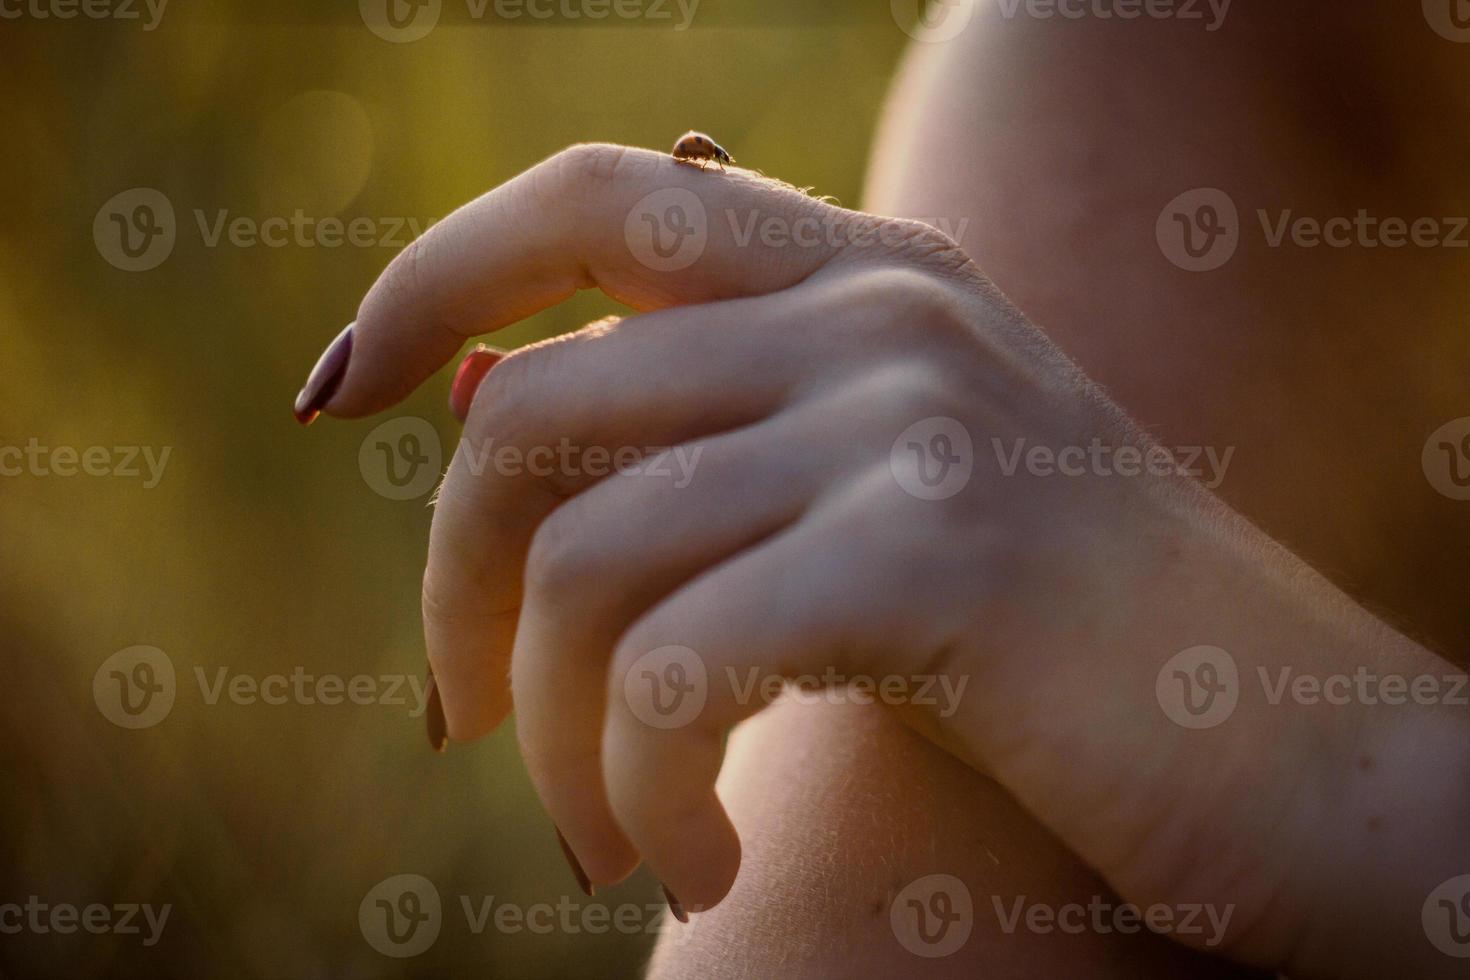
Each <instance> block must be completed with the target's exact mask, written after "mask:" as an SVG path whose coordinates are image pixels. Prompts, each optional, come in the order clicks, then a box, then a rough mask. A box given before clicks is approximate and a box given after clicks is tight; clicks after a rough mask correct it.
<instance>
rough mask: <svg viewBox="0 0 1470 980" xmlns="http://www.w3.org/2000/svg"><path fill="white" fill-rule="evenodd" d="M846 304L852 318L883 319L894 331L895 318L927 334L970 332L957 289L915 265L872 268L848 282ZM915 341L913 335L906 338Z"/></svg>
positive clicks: (873, 321) (891, 330) (870, 320)
mask: <svg viewBox="0 0 1470 980" xmlns="http://www.w3.org/2000/svg"><path fill="white" fill-rule="evenodd" d="M844 294H845V303H844V305H845V307H846V311H847V312H848V314H849V315H850V317H851V318H852V319H855V320H857V321H859V322H869V323H875V324H876V323H881V328H882V329H885V330H886V331H887V332H889V333H892V332H893V326H894V322H895V320H898V321H900V322H902V323H903V325H904V326H905V328H906V329H913V330H918V331H922V332H923V333H924V335H925V336H931V337H932V336H940V337H948V336H951V335H953V334H955V333H958V332H959V330H958V329H957V328H963V329H965V330H966V331H967V332H968V322H967V318H966V316H965V311H964V308H963V305H962V304H961V303H960V301H959V299H958V298H957V297H956V296H955V295H954V292H953V290H952V289H951V288H950V286H949V285H948V284H947V283H945V282H944V281H942V280H940V279H938V278H936V277H935V276H934V275H933V274H932V273H930V272H927V271H923V270H921V269H917V268H914V267H912V266H882V267H879V268H875V269H868V270H865V271H863V272H862V273H860V274H858V275H856V276H854V277H853V278H852V280H851V281H850V282H849V283H847V284H845V290H844ZM905 343H906V344H909V343H912V337H908V338H906V340H905Z"/></svg>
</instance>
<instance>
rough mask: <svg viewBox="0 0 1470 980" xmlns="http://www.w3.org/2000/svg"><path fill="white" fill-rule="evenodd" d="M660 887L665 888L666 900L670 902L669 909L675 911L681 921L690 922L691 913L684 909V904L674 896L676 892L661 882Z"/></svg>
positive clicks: (675, 915)
mask: <svg viewBox="0 0 1470 980" xmlns="http://www.w3.org/2000/svg"><path fill="white" fill-rule="evenodd" d="M659 887H660V888H662V889H663V890H664V901H666V902H668V903H669V911H670V912H672V913H674V918H676V919H678V920H679V921H680V922H688V921H689V913H688V912H685V911H684V906H683V905H682V904H680V902H679V900H678V899H677V898H675V897H674V893H673V892H671V891H669V886H668V885H665V884H662V883H660V884H659Z"/></svg>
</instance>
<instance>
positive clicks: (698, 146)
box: [673, 129, 735, 170]
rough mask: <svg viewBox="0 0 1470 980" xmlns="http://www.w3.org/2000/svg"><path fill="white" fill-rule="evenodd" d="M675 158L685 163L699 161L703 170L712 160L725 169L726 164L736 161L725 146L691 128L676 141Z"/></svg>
mask: <svg viewBox="0 0 1470 980" xmlns="http://www.w3.org/2000/svg"><path fill="white" fill-rule="evenodd" d="M673 154H674V159H675V160H680V161H682V162H684V163H689V164H693V163H694V162H695V161H696V160H697V161H699V169H700V170H703V169H704V168H705V167H707V166H709V163H710V161H711V160H713V161H714V162H715V163H717V164H719V165H720V169H721V170H724V169H725V164H727V163H734V162H735V159H734V158H733V157H731V156H730V154H728V153H726V152H725V148H724V147H723V146H721V145H720V144H718V143H716V142H715V141H714V140H712V139H710V138H709V137H708V136H706V135H704V134H703V133H698V132H695V131H694V130H692V129H691V130H690V131H689V132H687V133H685V134H684V135H683V136H680V137H679V139H678V141H677V142H676V143H674V149H673Z"/></svg>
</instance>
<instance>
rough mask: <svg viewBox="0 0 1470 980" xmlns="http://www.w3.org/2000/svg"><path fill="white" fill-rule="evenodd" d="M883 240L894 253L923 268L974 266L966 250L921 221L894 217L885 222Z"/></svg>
mask: <svg viewBox="0 0 1470 980" xmlns="http://www.w3.org/2000/svg"><path fill="white" fill-rule="evenodd" d="M886 241H887V242H890V243H891V244H892V247H893V249H894V251H895V252H897V253H898V254H899V255H901V256H903V257H904V258H906V259H908V260H910V261H913V262H917V263H919V264H920V265H922V266H924V267H925V268H930V269H935V270H939V271H943V272H946V273H951V274H952V273H957V272H959V271H961V270H963V269H967V268H973V263H972V262H971V261H970V257H969V256H968V255H966V254H965V250H964V249H963V248H961V247H960V244H959V242H957V241H955V240H954V239H953V238H951V237H950V236H949V235H948V234H946V233H945V232H943V231H941V230H939V229H938V228H935V227H934V226H933V225H931V224H927V223H926V222H923V221H915V220H914V219H912V218H894V219H889V220H888V222H887V235H886Z"/></svg>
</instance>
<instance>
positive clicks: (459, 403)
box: [449, 344, 506, 422]
mask: <svg viewBox="0 0 1470 980" xmlns="http://www.w3.org/2000/svg"><path fill="white" fill-rule="evenodd" d="M505 353H506V352H505V351H503V350H500V349H499V348H498V347H489V346H487V345H485V344H481V345H480V346H478V347H476V348H475V349H474V350H472V351H470V352H469V353H468V354H466V355H465V359H464V360H463V361H460V362H459V370H458V371H455V372H454V383H453V384H452V385H450V386H449V410H450V411H451V412H453V413H454V417H455V418H457V419H459V420H460V421H461V422H463V421H464V420H465V419H467V418H469V417H470V404H471V403H472V402H474V400H475V392H476V391H478V390H479V388H480V382H481V381H484V380H485V375H487V374H489V373H490V369H491V368H493V367H494V366H495V365H496V364H499V363H500V361H501V359H502V358H503V357H505Z"/></svg>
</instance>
